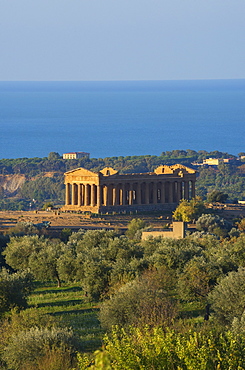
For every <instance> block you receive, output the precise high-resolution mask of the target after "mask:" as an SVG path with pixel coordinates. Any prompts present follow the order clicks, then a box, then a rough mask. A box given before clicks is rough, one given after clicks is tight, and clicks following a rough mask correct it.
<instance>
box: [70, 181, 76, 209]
mask: <svg viewBox="0 0 245 370" xmlns="http://www.w3.org/2000/svg"><path fill="white" fill-rule="evenodd" d="M71 204H72V205H73V206H74V205H75V204H77V203H76V184H75V183H72V189H71Z"/></svg>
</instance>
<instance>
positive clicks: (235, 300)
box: [209, 267, 245, 325]
mask: <svg viewBox="0 0 245 370" xmlns="http://www.w3.org/2000/svg"><path fill="white" fill-rule="evenodd" d="M209 299H210V302H211V303H212V309H213V310H214V313H215V316H216V318H217V319H218V320H219V321H220V322H221V323H223V324H227V325H231V324H232V322H233V319H234V318H235V317H236V318H237V319H241V316H242V314H243V312H244V307H245V268H243V267H240V268H239V269H238V271H231V272H229V273H228V275H227V276H225V277H224V278H223V279H221V280H220V282H219V284H218V285H216V286H215V287H214V289H213V291H212V292H211V293H210V294H209Z"/></svg>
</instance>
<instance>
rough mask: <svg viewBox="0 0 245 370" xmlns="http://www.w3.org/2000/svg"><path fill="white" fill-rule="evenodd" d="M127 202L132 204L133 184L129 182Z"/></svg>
mask: <svg viewBox="0 0 245 370" xmlns="http://www.w3.org/2000/svg"><path fill="white" fill-rule="evenodd" d="M128 204H129V205H130V206H131V205H132V204H133V184H132V183H131V182H130V183H129V198H128Z"/></svg>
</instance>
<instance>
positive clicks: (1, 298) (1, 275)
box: [0, 269, 34, 314]
mask: <svg viewBox="0 0 245 370" xmlns="http://www.w3.org/2000/svg"><path fill="white" fill-rule="evenodd" d="M33 288H34V286H33V278H32V275H31V274H30V273H28V272H16V273H13V274H11V273H10V272H8V271H7V270H6V269H3V270H2V271H1V272H0V314H2V313H4V312H6V311H9V310H10V309H11V308H14V307H18V308H25V307H27V296H28V295H29V294H30V292H31V291H32V290H33Z"/></svg>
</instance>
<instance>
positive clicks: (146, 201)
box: [145, 182, 150, 204]
mask: <svg viewBox="0 0 245 370" xmlns="http://www.w3.org/2000/svg"><path fill="white" fill-rule="evenodd" d="M149 203H150V199H149V183H148V182H146V183H145V204H149Z"/></svg>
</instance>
